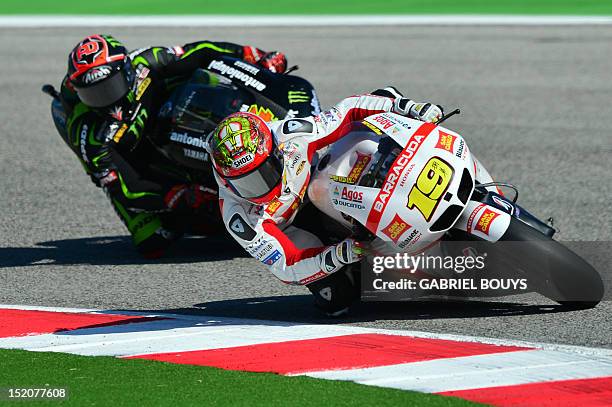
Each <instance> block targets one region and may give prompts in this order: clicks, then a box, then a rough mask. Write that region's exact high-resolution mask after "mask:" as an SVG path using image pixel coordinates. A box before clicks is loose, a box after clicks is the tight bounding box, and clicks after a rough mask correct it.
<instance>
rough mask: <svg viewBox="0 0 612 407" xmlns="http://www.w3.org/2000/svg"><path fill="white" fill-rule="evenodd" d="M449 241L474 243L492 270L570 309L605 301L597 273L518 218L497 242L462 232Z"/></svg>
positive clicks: (592, 305)
mask: <svg viewBox="0 0 612 407" xmlns="http://www.w3.org/2000/svg"><path fill="white" fill-rule="evenodd" d="M450 240H454V241H457V240H459V241H461V240H471V241H472V242H473V243H476V246H477V247H478V248H479V249H478V250H479V251H481V252H482V251H484V252H486V253H487V256H488V257H487V265H488V267H489V268H490V271H494V272H495V274H503V275H505V276H508V275H510V276H513V277H516V276H518V277H521V278H524V279H526V280H527V284H528V288H529V289H530V290H531V291H535V292H537V293H539V294H541V295H543V296H545V297H547V298H549V299H551V300H553V301H556V302H558V303H559V304H562V305H564V306H565V307H567V308H571V309H586V308H593V307H595V306H596V305H597V304H598V303H599V302H600V301H601V300H602V298H603V295H604V284H603V281H602V279H601V276H600V275H599V273H598V272H597V270H595V269H594V268H593V267H592V266H591V265H590V264H589V263H587V262H586V261H585V260H584V259H582V258H581V257H580V256H578V255H577V254H575V253H574V252H573V251H571V250H570V249H568V248H567V247H565V246H564V245H562V244H561V243H559V242H557V241H555V240H553V239H552V238H550V237H549V236H546V235H544V234H543V233H542V232H540V231H538V230H536V229H534V228H532V227H531V226H529V225H527V224H526V223H524V222H522V221H520V220H519V219H516V218H512V219H511V221H510V225H509V226H508V229H507V230H506V232H505V233H504V235H503V236H502V237H501V238H500V239H499V241H498V242H494V243H491V242H485V241H481V240H480V239H478V238H475V237H474V236H472V235H467V234H466V233H465V232H460V231H452V232H451V233H450ZM474 240H477V241H478V242H474Z"/></svg>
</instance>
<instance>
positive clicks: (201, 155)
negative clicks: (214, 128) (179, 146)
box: [183, 148, 208, 161]
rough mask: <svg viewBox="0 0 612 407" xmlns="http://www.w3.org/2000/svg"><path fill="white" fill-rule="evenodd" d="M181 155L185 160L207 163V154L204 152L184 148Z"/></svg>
mask: <svg viewBox="0 0 612 407" xmlns="http://www.w3.org/2000/svg"><path fill="white" fill-rule="evenodd" d="M183 155H184V156H185V157H187V158H192V159H194V160H198V161H208V153H207V152H206V151H196V150H191V149H189V148H184V149H183Z"/></svg>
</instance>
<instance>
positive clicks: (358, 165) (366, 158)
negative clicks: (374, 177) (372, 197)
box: [347, 152, 372, 182]
mask: <svg viewBox="0 0 612 407" xmlns="http://www.w3.org/2000/svg"><path fill="white" fill-rule="evenodd" d="M371 159H372V157H371V156H370V155H368V154H362V153H360V152H357V160H355V165H353V168H351V171H350V172H349V174H348V176H347V177H348V178H349V179H351V180H353V182H357V180H358V179H359V177H360V176H361V174H362V173H363V171H364V170H365V168H366V167H367V166H368V163H369V162H370V160H371Z"/></svg>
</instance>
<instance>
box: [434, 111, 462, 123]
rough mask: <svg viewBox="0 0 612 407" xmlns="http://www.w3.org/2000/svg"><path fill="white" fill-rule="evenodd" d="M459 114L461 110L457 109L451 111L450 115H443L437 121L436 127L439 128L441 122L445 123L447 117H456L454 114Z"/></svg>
mask: <svg viewBox="0 0 612 407" xmlns="http://www.w3.org/2000/svg"><path fill="white" fill-rule="evenodd" d="M459 113H461V110H459V109H455V110H453V111H452V112H450V113H448V114H445V115H443V116H442V117H440V120H438V121H437V122H436V125H438V126H439V125H440V123H442V122H443V121H445V120H446V119H448V118H449V117H452V116H454V115H456V114H459Z"/></svg>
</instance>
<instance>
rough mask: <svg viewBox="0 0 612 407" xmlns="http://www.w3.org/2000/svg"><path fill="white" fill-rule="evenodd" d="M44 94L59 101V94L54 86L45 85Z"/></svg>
mask: <svg viewBox="0 0 612 407" xmlns="http://www.w3.org/2000/svg"><path fill="white" fill-rule="evenodd" d="M41 90H42V91H43V93H46V94H47V95H49V96H51V97H52V98H53V99H55V100H59V96H60V95H59V92H58V91H56V90H55V88H54V87H53V85H49V84H48V83H47V84H45V85H43V87H42V89H41Z"/></svg>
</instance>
